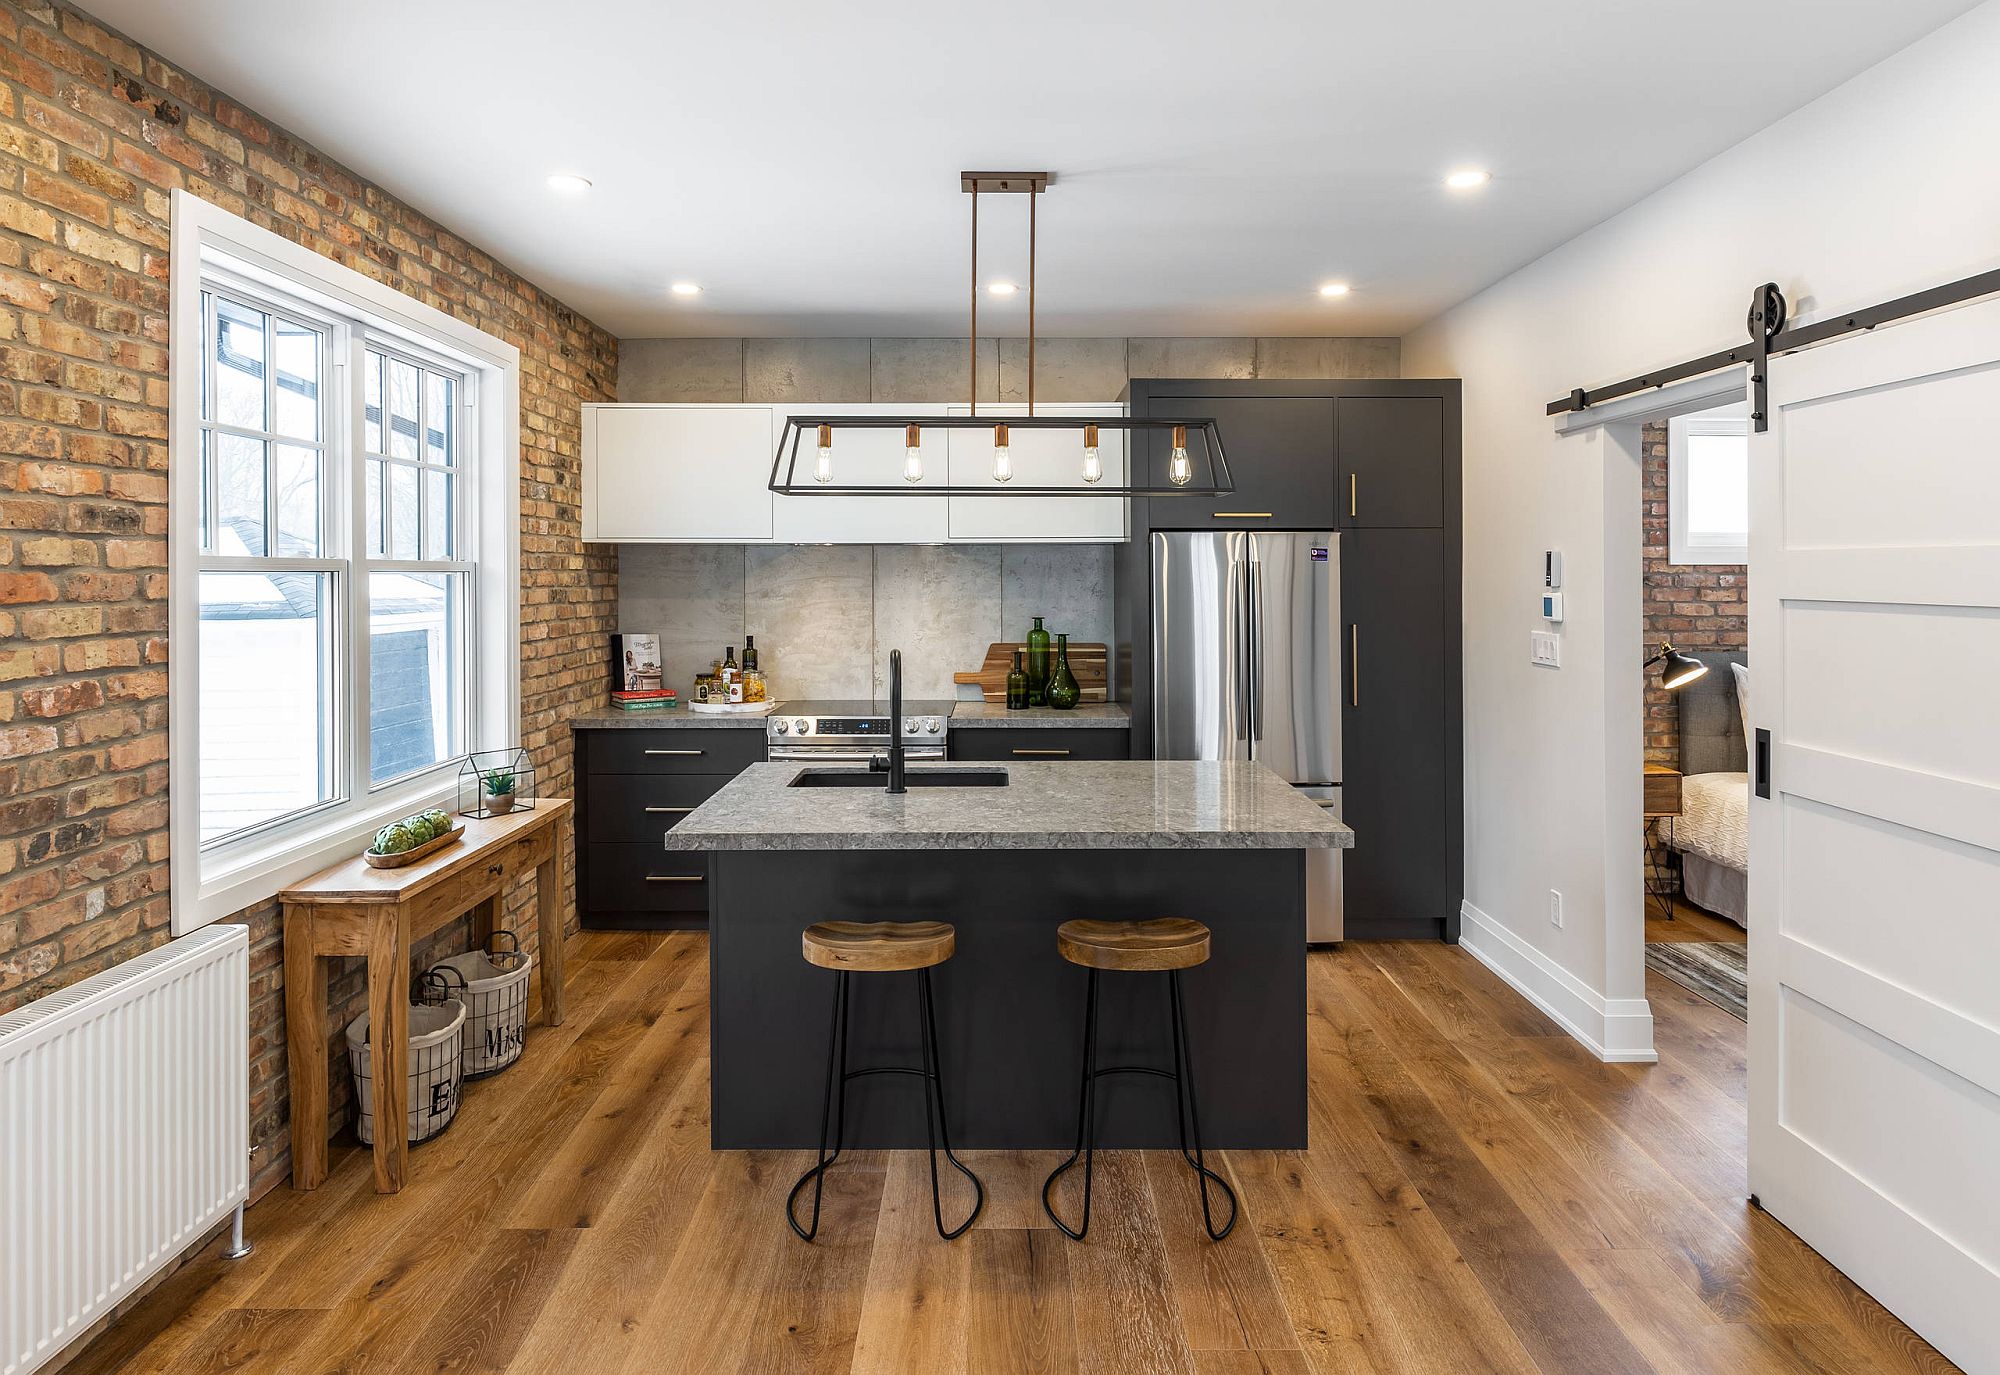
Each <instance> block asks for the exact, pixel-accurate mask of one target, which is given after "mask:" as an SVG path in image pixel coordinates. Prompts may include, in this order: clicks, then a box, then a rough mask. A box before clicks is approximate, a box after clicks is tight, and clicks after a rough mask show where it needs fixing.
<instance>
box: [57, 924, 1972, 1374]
mask: <svg viewBox="0 0 2000 1375" xmlns="http://www.w3.org/2000/svg"><path fill="white" fill-rule="evenodd" d="M1309 980H1310V987H1311V1007H1312V1024H1311V1074H1312V1088H1311V1106H1312V1148H1311V1149H1310V1150H1308V1151H1299V1152H1283V1153H1277V1152H1251V1153H1237V1154H1232V1155H1230V1156H1228V1157H1227V1169H1228V1171H1229V1174H1230V1176H1231V1177H1232V1179H1233V1180H1234V1181H1235V1183H1236V1186H1237V1188H1238V1191H1239V1193H1240V1194H1241V1196H1242V1200H1243V1208H1244V1216H1243V1219H1242V1221H1241V1222H1239V1224H1238V1225H1237V1227H1236V1230H1235V1232H1234V1233H1233V1234H1232V1235H1231V1237H1230V1238H1229V1239H1228V1240H1227V1241H1225V1242H1223V1243H1221V1244H1219V1245H1218V1244H1211V1243H1209V1242H1208V1241H1207V1240H1206V1239H1205V1238H1204V1237H1203V1236H1202V1234H1201V1230H1200V1223H1199V1218H1200V1212H1199V1202H1198V1200H1197V1198H1196V1195H1195V1190H1194V1186H1193V1184H1192V1182H1191V1175H1190V1172H1189V1171H1188V1170H1187V1169H1186V1168H1185V1167H1184V1166H1182V1165H1181V1163H1180V1162H1179V1160H1178V1159H1177V1158H1176V1157H1173V1156H1172V1155H1168V1154H1158V1155H1153V1154H1148V1155H1139V1154H1123V1153H1121V1154H1109V1155H1106V1156H1102V1157H1100V1164H1099V1169H1098V1173H1097V1181H1096V1188H1097V1195H1096V1201H1095V1204H1094V1214H1093V1221H1092V1227H1091V1232H1090V1239H1089V1241H1088V1242H1087V1243H1085V1244H1074V1243H1071V1242H1068V1241H1066V1240H1065V1239H1064V1238H1063V1237H1062V1236H1061V1235H1060V1234H1059V1233H1057V1232H1056V1231H1055V1230H1053V1229H1052V1228H1051V1227H1049V1226H1048V1224H1047V1220H1046V1219H1045V1218H1044V1217H1043V1215H1042V1213H1041V1209H1040V1207H1039V1206H1038V1203H1037V1198H1038V1191H1039V1188H1040V1184H1041V1179H1042V1177H1043V1175H1044V1174H1045V1173H1046V1172H1047V1170H1048V1169H1049V1168H1050V1166H1051V1164H1052V1163H1053V1160H1054V1157H1053V1156H1048V1155H1042V1154H1037V1153H1006V1152H1003V1153H978V1152H973V1153H968V1154H969V1158H970V1159H971V1160H972V1161H973V1162H974V1166H975V1168H977V1169H978V1170H979V1171H980V1172H981V1174H982V1175H983V1176H984V1178H985V1180H986V1183H987V1188H988V1192H989V1196H990V1199H991V1201H990V1203H989V1205H988V1208H987V1211H986V1213H985V1214H984V1215H983V1216H982V1218H981V1219H980V1221H979V1223H978V1225H977V1226H976V1227H975V1228H974V1229H973V1230H972V1231H971V1232H969V1233H968V1234H967V1235H966V1236H965V1237H964V1238H962V1239H961V1240H959V1241H957V1242H954V1243H950V1244H946V1243H943V1242H940V1241H939V1240H938V1239H937V1237H936V1235H935V1234H934V1233H933V1232H932V1230H931V1216H930V1198H929V1177H928V1173H927V1171H926V1169H925V1167H924V1157H923V1156H922V1155H921V1154H915V1153H897V1154H894V1155H890V1154H886V1153H875V1154H861V1155H856V1156H854V1157H851V1158H850V1159H844V1160H843V1161H842V1162H841V1164H840V1165H839V1166H838V1167H836V1168H835V1169H834V1170H833V1171H832V1173H831V1174H830V1176H829V1184H828V1190H827V1198H826V1214H825V1217H824V1219H823V1223H822V1230H821V1233H820V1236H821V1241H820V1244H818V1245H813V1246H808V1245H805V1244H804V1243H801V1242H800V1241H798V1240H797V1239H796V1238H794V1237H793V1236H792V1235H791V1233H790V1232H789V1231H788V1230H787V1228H786V1227H785V1223H784V1219H783V1216H782V1214H781V1205H782V1202H783V1199H784V1196H785V1191H786V1190H787V1189H788V1188H789V1186H790V1184H791V1181H792V1180H793V1179H794V1178H795V1177H796V1176H797V1174H798V1172H799V1171H800V1170H801V1169H802V1168H803V1167H804V1164H805V1159H804V1157H803V1155H802V1154H800V1153H792V1152H785V1153H755V1152H752V1153H745V1154H735V1153H725V1154H711V1153H710V1152H709V1151H708V1149H707V1096H708V1095H707V1075H708V1062H707V1036H708V1017H707V996H708V987H707V958H706V945H705V938H703V937H701V936H699V935H689V934H679V935H671V936H647V935H634V934H610V933H602V934H598V933H593V934H586V935H584V936H582V937H580V938H578V939H577V940H576V941H574V942H573V943H572V946H571V955H570V989H569V996H570V1014H569V1019H568V1021H567V1022H566V1024H565V1025H564V1026H562V1027H560V1028H555V1029H550V1028H545V1027H542V1026H540V1025H539V1024H537V1025H536V1026H535V1028H534V1029H533V1030H532V1032H531V1034H530V1036H529V1041H528V1049H527V1052H526V1054H525V1055H524V1056H523V1057H522V1059H521V1061H520V1062H519V1063H518V1064H517V1065H516V1066H514V1067H513V1068H512V1069H510V1070H508V1071H507V1072H506V1073H505V1074H502V1075H501V1076H499V1077H498V1078H496V1079H493V1080H490V1081H487V1082H484V1083H478V1084H474V1085H471V1086H469V1088H468V1090H467V1092H466V1096H465V1102H464V1107H463V1109H462V1110H461V1113H460V1116H459V1119H458V1121H457V1123H456V1124H454V1125H453V1127H452V1128H451V1130H450V1131H448V1132H447V1133H445V1135H444V1136H442V1137H441V1138H439V1139H438V1140H437V1141H436V1142H434V1143H431V1144H429V1145H426V1146H423V1147H420V1148H418V1149H416V1150H415V1151H413V1152H412V1154H411V1183H410V1185H409V1186H408V1187H407V1188H406V1189H405V1190H404V1191H403V1192H402V1193H401V1194H398V1195H394V1196H387V1197H385V1196H380V1195H377V1194H376V1193H375V1192H374V1190H373V1188H372V1180H371V1177H370V1172H369V1162H368V1159H367V1156H366V1153H365V1152H361V1151H358V1150H356V1149H354V1148H353V1147H351V1146H350V1147H347V1148H346V1149H344V1150H343V1149H339V1148H336V1150H335V1152H334V1168H333V1172H332V1175H331V1177H330V1178H329V1180H328V1182H327V1183H326V1184H325V1185H324V1186H323V1187H322V1188H320V1189H319V1190H318V1191H317V1192H315V1193H312V1194H298V1193H294V1192H293V1191H292V1190H291V1189H289V1188H287V1187H283V1186H281V1187H279V1188H278V1189H277V1190H275V1191H274V1192H273V1193H272V1194H271V1196H270V1197H268V1198H266V1199H265V1200H264V1201H262V1202H261V1203H259V1204H258V1205H257V1207H255V1208H254V1209H252V1210H251V1213H250V1218H249V1230H250V1235H251V1238H252V1240H253V1241H254V1243H255V1245H256V1250H255V1251H254V1253H253V1254H252V1255H251V1256H250V1257H249V1258H248V1259H246V1260H243V1261H239V1262H230V1261H225V1260H222V1259H221V1258H220V1257H219V1256H218V1255H217V1254H216V1251H217V1249H218V1248H219V1243H218V1246H217V1247H211V1248H210V1249H209V1250H208V1251H207V1252H206V1253H204V1254H203V1256H202V1257H201V1258H200V1259H198V1260H197V1261H195V1262H194V1263H192V1264H191V1265H189V1266H187V1267H186V1268H184V1269H183V1270H182V1271H180V1272H179V1273H177V1274H176V1275H174V1276H173V1277H171V1278H170V1279H169V1280H167V1281H166V1283H165V1284H163V1285H162V1286H161V1287H160V1288H159V1289H157V1290H155V1291H154V1293H153V1294H152V1295H150V1296H149V1297H148V1298H147V1299H146V1300H145V1301H144V1302H143V1303H142V1304H141V1305H140V1306H139V1307H138V1308H137V1309H136V1310H135V1311H134V1312H133V1313H131V1314H130V1315H128V1316H127V1317H126V1318H125V1319H123V1320H122V1321H121V1322H120V1323H118V1324H117V1325H116V1326H114V1327H113V1328H111V1329H110V1330H109V1331H108V1332H107V1333H105V1334H104V1335H103V1336H102V1337H100V1338H99V1339H98V1340H97V1342H96V1343H95V1344H93V1345H92V1346H91V1347H90V1348H88V1349H87V1350H86V1351H85V1352H83V1353H82V1354H81V1356H80V1357H79V1358H78V1359H77V1361H76V1362H74V1363H73V1364H72V1365H71V1366H70V1368H69V1369H70V1370H71V1371H72V1372H78V1373H79V1375H95V1373H96V1372H102V1371H113V1370H120V1369H125V1370H134V1371H147V1372H153V1371H158V1372H165V1373H166V1375H180V1373H181V1372H203V1371H222V1370H231V1371H248V1370H257V1371H283V1372H287V1373H288V1375H293V1373H296V1372H360V1371H395V1372H402V1371H534V1372H560V1375H596V1373H597V1372H619V1371H629V1372H648V1373H649V1375H650V1372H711V1371H715V1372H723V1371H754V1372H760V1373H761V1372H776V1371H867V1372H878V1371H879V1372H921V1373H922V1375H930V1373H931V1372H954V1373H955V1372H975V1373H977V1375H985V1373H986V1372H995V1373H996V1375H998V1373H999V1372H1007V1373H1008V1375H1012V1373H1013V1372H1032V1371H1044V1372H1079V1373H1088V1372H1099V1371H1103V1372H1117V1375H1154V1372H1182V1373H1183V1375H1260V1373H1261V1375H1312V1373H1315V1372H1317V1373H1319V1375H1325V1373H1327V1372H1335V1371H1339V1372H1372V1373H1373V1375H1389V1372H1405V1371H1410V1372H1432V1371H1437V1372H1453V1373H1454V1375H1456V1372H1477V1371H1488V1372H1509V1373H1510V1375H1512V1373H1525V1372H1534V1371H1541V1372H1545V1373H1547V1375H1554V1372H1578V1375H1607V1373H1608V1372H1618V1371H1647V1370H1651V1371H1658V1372H1662V1373H1663V1375H1665V1373H1667V1372H1682V1371H1696V1372H1753V1371H1801V1372H1836V1371H1838V1372H1849V1371H1943V1370H1950V1369H1951V1368H1952V1367H1951V1366H1950V1365H1949V1363H1947V1362H1946V1361H1945V1360H1943V1358H1941V1357H1940V1356H1939V1355H1938V1354H1937V1353H1936V1352H1935V1351H1933V1350H1932V1349H1931V1348H1930V1347H1929V1346H1927V1345H1926V1344H1925V1343H1924V1342H1922V1341H1921V1340H1920V1339H1918V1338H1917V1337H1916V1336H1915V1335H1914V1334H1912V1333H1911V1332H1910V1331H1909V1330H1908V1329H1907V1328H1905V1327H1904V1326H1903V1325H1902V1324H1901V1323H1899V1322H1897V1321H1896V1320H1895V1319H1894V1318H1893V1317H1891V1316H1890V1315H1889V1314H1888V1313H1887V1312H1886V1311H1885V1310H1883V1309H1882V1308H1881V1307H1880V1306H1879V1305H1877V1304H1876V1303H1875V1302H1873V1301H1872V1300H1871V1299H1869V1298H1868V1297H1867V1296H1866V1295H1864V1294H1863V1293H1861V1292H1860V1291H1859V1290H1858V1289H1856V1288H1855V1287H1854V1286H1853V1285H1851V1284H1850V1283H1848V1281H1847V1280H1846V1279H1845V1278H1843V1277H1842V1276H1841V1275H1840V1274H1838V1273H1837V1272H1836V1271H1834V1270H1833V1269H1832V1268H1831V1267H1829V1266H1828V1265H1827V1264H1826V1263H1825V1262H1823V1261H1821V1260H1820V1259H1819V1258H1818V1257H1817V1256H1816V1255H1814V1254H1813V1253H1812V1252H1811V1251H1810V1250H1808V1249H1807V1248H1806V1247H1805V1246H1804V1245H1802V1244H1801V1243H1800V1242H1799V1241H1798V1240H1797V1239H1796V1238H1794V1237H1793V1236H1792V1235H1791V1234H1790V1233H1789V1232H1787V1231H1786V1230H1785V1229H1784V1228H1783V1227H1781V1226H1779V1225H1778V1224H1776V1223H1775V1222H1773V1221H1772V1220H1771V1219H1770V1218H1768V1217H1767V1216H1765V1215H1764V1214H1762V1213H1760V1212H1758V1211H1756V1210H1754V1209H1752V1208H1751V1207H1749V1206H1748V1205H1747V1204H1746V1203H1745V1202H1744V1199H1743V1194H1744V1167H1743V1151H1744V1135H1745V1129H1744V1098H1745V1092H1746V1091H1745V1065H1744V1060H1745V1054H1744V1040H1743V1036H1744V1031H1743V1027H1742V1025H1741V1024H1739V1023H1737V1022H1736V1021H1735V1020H1734V1019H1733V1018H1731V1017H1729V1016H1728V1015H1727V1014H1725V1013H1723V1012H1721V1011H1719V1010H1718V1009H1716V1008H1713V1007H1711V1006H1709V1005H1708V1004H1707V1003H1705V1002H1703V1001H1701V999H1699V998H1696V997H1695V996H1694V995H1692V994H1689V993H1686V992H1685V990H1682V989H1679V988H1678V987H1676V986H1675V985H1673V984H1671V983H1668V982H1666V981H1665V980H1661V979H1658V978H1656V977H1652V976H1649V980H1648V989H1649V993H1650V994H1651V996H1652V998H1653V1000H1654V1001H1653V1006H1654V1015H1655V1019H1656V1024H1657V1026H1658V1030H1659V1036H1658V1040H1659V1045H1660V1063H1659V1064H1658V1065H1650V1066H1639V1065H1605V1064H1600V1063H1599V1062H1598V1061H1596V1060H1595V1059H1593V1058H1591V1056H1590V1055H1589V1054H1587V1053H1586V1052H1585V1051H1584V1050H1583V1049H1582V1047H1580V1046H1579V1045H1577V1044H1576V1042H1574V1041H1572V1040H1571V1039H1570V1038H1569V1037H1567V1036H1565V1035H1563V1034H1562V1033H1561V1032H1560V1031H1559V1030H1558V1029H1557V1028H1556V1027H1555V1026H1554V1025H1553V1024H1552V1023H1550V1022H1548V1021H1547V1020H1546V1019H1544V1018H1543V1017H1542V1016H1541V1015H1540V1014H1539V1013H1537V1012H1536V1011H1534V1009H1532V1008H1530V1007H1529V1006H1528V1005H1527V1004H1526V1003H1524V1002H1523V1001H1521V1000H1520V999H1519V998H1518V997H1516V996H1515V995H1514V994H1513V993H1512V992H1511V991H1510V990H1509V989H1507V988H1506V987H1505V986H1504V985H1502V984H1501V983H1500V982H1499V981H1498V980H1497V979H1495V978H1494V977H1493V976H1492V975H1491V974H1490V973H1488V972H1487V971H1486V970H1485V969H1484V968H1483V967H1482V966H1480V965H1479V964H1477V963H1476V962H1475V961H1473V960H1472V959H1471V957H1470V956H1468V955H1466V954H1464V953H1463V952H1462V951H1459V950H1456V949H1453V948H1450V947H1446V946H1441V945H1425V944H1383V945H1362V944H1351V945H1349V946H1347V947H1346V948H1345V949H1344V950H1340V951H1334V952H1315V953H1314V954H1312V955H1311V956H1310V957H1309ZM1199 988H1200V984H1199V980H1198V976H1196V977H1195V978H1193V979H1191V981H1190V986H1189V992H1190V996H1193V997H1199V996H1200V993H1199ZM951 1202H952V1201H951V1199H950V1198H949V1197H948V1198H947V1205H946V1206H947V1210H948V1212H949V1210H950V1208H951Z"/></svg>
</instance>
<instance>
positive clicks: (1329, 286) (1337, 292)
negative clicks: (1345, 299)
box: [1319, 282, 1348, 296]
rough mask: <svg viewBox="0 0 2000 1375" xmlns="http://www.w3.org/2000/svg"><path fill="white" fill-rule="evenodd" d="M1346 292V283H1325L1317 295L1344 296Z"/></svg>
mask: <svg viewBox="0 0 2000 1375" xmlns="http://www.w3.org/2000/svg"><path fill="white" fill-rule="evenodd" d="M1347 291H1348V287H1347V283H1346V282H1327V283H1325V284H1323V285H1322V286H1321V287H1320V289H1319V294H1320V295H1322V296H1345V295H1346V294H1347Z"/></svg>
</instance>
